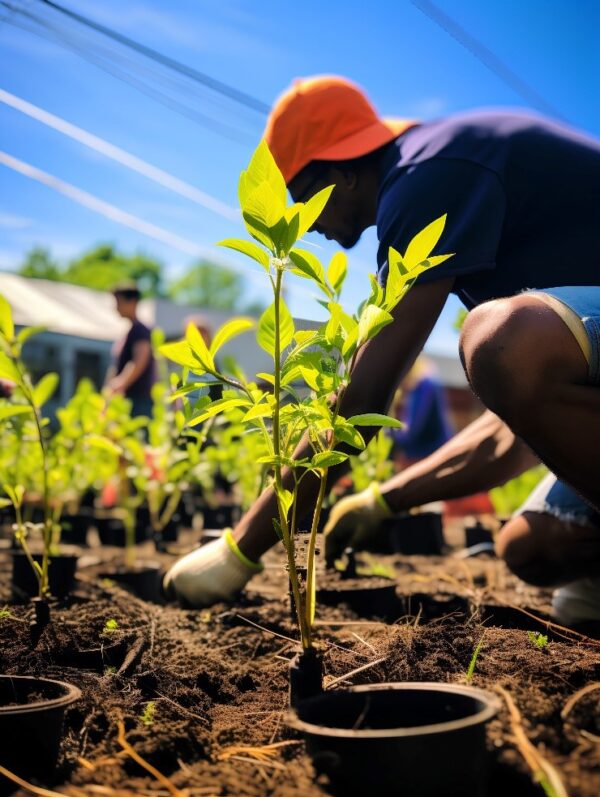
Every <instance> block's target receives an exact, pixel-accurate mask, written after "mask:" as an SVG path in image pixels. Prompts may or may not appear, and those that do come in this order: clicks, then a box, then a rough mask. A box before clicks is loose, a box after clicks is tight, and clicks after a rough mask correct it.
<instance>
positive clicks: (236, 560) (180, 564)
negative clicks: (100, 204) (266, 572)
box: [163, 529, 263, 609]
mask: <svg viewBox="0 0 600 797" xmlns="http://www.w3.org/2000/svg"><path fill="white" fill-rule="evenodd" d="M262 569H263V566H262V564H260V563H257V562H253V561H251V560H250V559H248V557H247V556H245V555H244V554H243V553H242V552H241V551H240V549H239V548H238V545H237V543H236V542H235V540H234V539H233V535H232V533H231V529H226V530H225V531H224V532H223V536H222V537H220V538H219V539H218V540H214V541H213V542H209V543H207V544H206V545H203V546H202V547H201V548H198V549H197V550H195V551H192V552H191V553H189V554H187V556H184V557H182V558H181V559H179V560H178V561H177V562H176V563H175V564H174V565H173V567H172V568H171V569H170V570H168V571H167V573H166V575H165V577H164V579H163V589H164V592H165V595H166V596H167V597H168V598H177V599H178V600H179V601H180V602H181V603H183V604H185V605H187V606H191V607H193V608H198V609H200V608H202V607H204V606H211V605H212V604H213V603H217V602H218V601H230V600H233V599H234V598H235V596H236V595H237V593H238V592H240V591H241V590H242V589H243V588H244V587H245V586H246V584H247V583H248V581H250V579H251V578H252V576H254V575H256V573H259V572H260V571H261V570H262Z"/></svg>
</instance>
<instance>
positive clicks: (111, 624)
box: [102, 617, 119, 634]
mask: <svg viewBox="0 0 600 797" xmlns="http://www.w3.org/2000/svg"><path fill="white" fill-rule="evenodd" d="M118 630H119V623H118V622H117V621H116V620H115V619H114V618H112V617H111V618H110V619H109V620H107V621H106V622H105V623H104V628H103V629H102V633H103V634H114V632H115V631H118Z"/></svg>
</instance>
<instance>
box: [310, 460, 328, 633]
mask: <svg viewBox="0 0 600 797" xmlns="http://www.w3.org/2000/svg"><path fill="white" fill-rule="evenodd" d="M320 478H321V481H320V483H319V494H318V496H317V503H316V504H315V511H314V513H313V518H312V527H311V530H310V539H309V542H308V558H307V561H306V567H307V570H306V603H305V609H306V627H307V629H308V634H309V646H310V642H311V639H310V637H311V634H312V624H313V622H314V619H315V601H316V584H315V577H316V572H315V570H316V568H315V551H316V547H317V531H318V528H319V520H320V519H321V509H322V507H323V499H324V498H325V490H326V488H327V470H326V469H325V470H324V471H323V472H322V473H321V477H320Z"/></svg>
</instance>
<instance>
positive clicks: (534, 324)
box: [460, 294, 572, 431]
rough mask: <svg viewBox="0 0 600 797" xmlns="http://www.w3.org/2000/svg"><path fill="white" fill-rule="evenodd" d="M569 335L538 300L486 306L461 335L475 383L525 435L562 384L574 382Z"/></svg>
mask: <svg viewBox="0 0 600 797" xmlns="http://www.w3.org/2000/svg"><path fill="white" fill-rule="evenodd" d="M569 335H570V333H569V331H568V329H567V328H566V326H565V325H564V323H563V322H562V321H561V319H560V318H559V317H558V316H557V315H556V314H555V313H554V312H553V311H552V310H550V309H549V308H548V307H547V306H546V305H545V304H543V303H542V302H540V301H539V300H538V299H535V298H534V297H532V296H528V295H526V294H521V295H519V296H513V297H509V298H506V299H495V300H493V301H490V302H485V303H484V304H482V305H479V307H476V308H475V309H474V310H472V311H471V312H470V313H469V315H468V316H467V318H466V320H465V323H464V325H463V329H462V334H461V340H460V354H461V360H462V363H463V367H464V369H465V372H466V375H467V378H468V380H469V383H470V384H471V386H472V388H473V390H474V391H475V393H476V394H477V395H478V396H479V397H480V398H481V400H482V401H483V402H484V404H485V405H486V406H487V407H489V409H491V410H493V411H494V412H496V413H497V414H498V415H500V416H501V417H502V418H504V420H506V421H508V422H509V424H510V425H511V427H512V428H514V429H515V430H516V431H519V429H520V427H521V426H523V425H527V423H528V422H529V421H530V420H531V417H532V412H535V407H536V406H538V405H539V402H540V401H541V400H543V399H544V397H547V396H548V394H549V391H550V390H551V389H552V385H553V384H554V383H555V382H556V380H560V379H564V380H567V379H570V378H572V374H571V373H570V371H569V362H568V358H569V353H570V349H569V345H570V344H571V343H572V342H571V341H570V340H569ZM521 421H522V423H521Z"/></svg>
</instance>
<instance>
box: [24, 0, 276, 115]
mask: <svg viewBox="0 0 600 797" xmlns="http://www.w3.org/2000/svg"><path fill="white" fill-rule="evenodd" d="M39 2H41V3H42V4H43V5H45V6H48V7H50V8H53V9H54V10H55V11H58V12H59V13H60V14H64V15H65V16H67V17H69V18H70V19H73V20H75V21H76V22H79V23H80V24H82V25H85V26H86V27H88V28H91V29H92V30H95V31H96V32H98V33H101V34H102V35H103V36H107V37H108V38H110V39H112V40H113V41H116V42H118V43H119V44H122V45H124V46H125V47H129V48H130V49H132V50H135V51H136V52H138V53H140V54H141V55H144V56H146V58H150V59H151V60H153V61H156V62H157V63H159V64H161V65H162V66H166V67H168V68H169V69H172V70H173V71H175V72H178V73H179V74H182V75H185V76H186V77H187V78H190V80H194V81H196V82H197V83H201V84H202V85H204V86H207V87H208V88H210V89H212V90H213V91H215V92H217V93H219V94H222V95H223V96H225V97H228V98H229V99H232V100H234V101H235V102H237V103H239V104H241V105H244V106H246V107H247V108H250V109H251V110H253V111H257V112H258V113H261V114H263V115H267V114H268V113H269V111H270V107H269V106H268V105H267V104H266V103H264V102H262V100H259V99H257V98H256V97H253V96H252V95H250V94H247V93H246V92H244V91H240V90H239V89H236V88H235V87H233V86H230V85H228V84H227V83H224V82H223V81H221V80H217V79H216V78H213V77H211V76H210V75H207V74H206V73H205V72H200V71H199V70H198V69H195V68H193V67H191V66H188V65H187V64H184V63H182V62H181V61H176V60H175V59H174V58H170V57H169V56H168V55H164V54H163V53H160V52H158V51H157V50H154V49H152V48H151V47H147V46H146V45H145V44H141V43H140V42H137V41H134V40H133V39H130V38H129V37H128V36H124V35H123V34H122V33H119V32H118V31H115V30H113V29H112V28H109V27H107V26H106V25H101V24H100V23H99V22H95V21H94V20H92V19H90V18H89V17H86V16H84V15H83V14H79V13H77V12H76V11H71V10H70V9H68V8H65V6H62V5H60V4H59V3H55V2H52V0H39Z"/></svg>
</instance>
